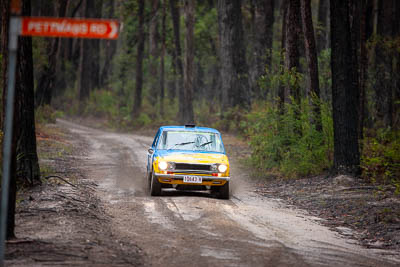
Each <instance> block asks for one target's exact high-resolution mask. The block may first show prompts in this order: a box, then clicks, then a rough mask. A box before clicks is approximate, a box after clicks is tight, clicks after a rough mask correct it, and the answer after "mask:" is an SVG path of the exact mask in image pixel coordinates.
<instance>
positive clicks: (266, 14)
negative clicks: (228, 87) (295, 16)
mask: <svg viewBox="0 0 400 267" xmlns="http://www.w3.org/2000/svg"><path fill="white" fill-rule="evenodd" d="M252 4H253V6H254V21H253V33H252V35H253V43H254V53H253V57H254V66H253V67H252V68H254V71H253V72H254V75H252V76H254V77H253V78H252V79H251V80H252V83H253V85H252V88H253V92H254V97H255V98H256V99H259V98H260V97H262V98H265V96H266V95H267V94H268V92H263V93H262V92H261V88H260V86H259V84H258V82H259V79H260V77H261V76H262V75H265V73H266V69H270V67H271V57H272V37H273V24H274V1H273V0H252Z"/></svg>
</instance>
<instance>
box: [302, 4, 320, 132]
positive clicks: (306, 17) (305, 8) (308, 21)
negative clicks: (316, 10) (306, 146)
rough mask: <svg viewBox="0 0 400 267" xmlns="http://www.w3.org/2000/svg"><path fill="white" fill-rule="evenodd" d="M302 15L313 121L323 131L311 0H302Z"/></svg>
mask: <svg viewBox="0 0 400 267" xmlns="http://www.w3.org/2000/svg"><path fill="white" fill-rule="evenodd" d="M301 17H302V21H303V23H302V24H303V34H304V43H305V48H306V59H307V66H308V75H309V80H310V90H309V93H310V94H309V98H310V100H311V103H312V106H313V121H314V123H315V128H316V129H317V131H319V132H321V131H322V122H321V108H320V103H319V102H320V101H319V100H320V90H319V77H318V58H317V50H316V46H315V38H314V27H313V22H312V14H311V0H301Z"/></svg>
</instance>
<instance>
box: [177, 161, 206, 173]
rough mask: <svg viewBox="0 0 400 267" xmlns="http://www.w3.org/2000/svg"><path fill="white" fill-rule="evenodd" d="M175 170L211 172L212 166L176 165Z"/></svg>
mask: <svg viewBox="0 0 400 267" xmlns="http://www.w3.org/2000/svg"><path fill="white" fill-rule="evenodd" d="M175 170H177V171H180V170H185V171H189V170H190V171H192V170H193V171H210V170H211V165H209V164H190V163H175Z"/></svg>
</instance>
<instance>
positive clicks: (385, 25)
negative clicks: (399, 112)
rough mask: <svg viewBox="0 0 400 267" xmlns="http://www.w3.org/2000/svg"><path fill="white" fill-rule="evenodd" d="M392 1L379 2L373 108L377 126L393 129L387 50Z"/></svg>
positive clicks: (390, 31) (389, 37)
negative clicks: (374, 108)
mask: <svg viewBox="0 0 400 267" xmlns="http://www.w3.org/2000/svg"><path fill="white" fill-rule="evenodd" d="M394 23H395V20H394V0H385V1H379V3H378V24H377V34H378V36H379V37H380V38H379V40H378V42H377V44H376V47H375V85H374V89H375V97H376V98H375V99H376V102H375V107H376V117H377V119H378V121H377V123H378V126H379V125H381V126H383V127H385V128H387V127H393V96H392V94H393V85H392V78H393V77H392V76H393V69H392V59H393V55H392V54H391V51H390V49H388V48H387V45H388V42H390V41H391V38H392V34H393V25H394Z"/></svg>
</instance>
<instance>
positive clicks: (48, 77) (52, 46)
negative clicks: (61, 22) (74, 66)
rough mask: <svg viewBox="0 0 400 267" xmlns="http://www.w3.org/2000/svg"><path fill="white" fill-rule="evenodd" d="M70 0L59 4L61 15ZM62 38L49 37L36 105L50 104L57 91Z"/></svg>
mask: <svg viewBox="0 0 400 267" xmlns="http://www.w3.org/2000/svg"><path fill="white" fill-rule="evenodd" d="M67 3H68V1H61V2H60V6H59V12H58V16H59V17H64V16H65V13H66V9H67ZM59 44H60V38H49V39H48V45H47V55H48V62H49V63H48V65H45V66H44V70H43V72H42V74H41V75H40V78H39V81H38V85H37V88H36V95H35V100H36V106H37V107H38V106H44V105H50V104H51V100H52V97H53V92H54V91H55V89H56V88H55V84H56V70H57V68H58V61H59V58H58V57H57V52H58V50H59Z"/></svg>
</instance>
